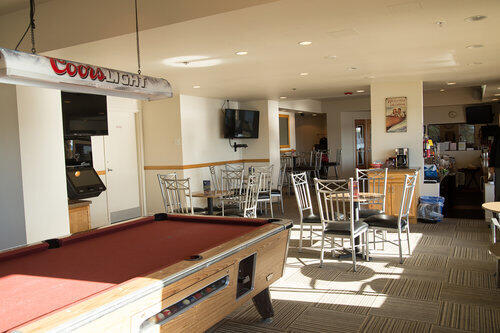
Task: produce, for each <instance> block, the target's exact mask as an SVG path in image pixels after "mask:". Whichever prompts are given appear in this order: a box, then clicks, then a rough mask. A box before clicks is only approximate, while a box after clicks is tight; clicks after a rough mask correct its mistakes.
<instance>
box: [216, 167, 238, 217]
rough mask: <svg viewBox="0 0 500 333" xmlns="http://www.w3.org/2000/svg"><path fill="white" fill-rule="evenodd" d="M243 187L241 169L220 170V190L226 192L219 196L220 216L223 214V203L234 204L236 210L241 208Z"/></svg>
mask: <svg viewBox="0 0 500 333" xmlns="http://www.w3.org/2000/svg"><path fill="white" fill-rule="evenodd" d="M242 187H243V169H240V170H227V169H225V170H221V191H222V192H223V193H226V192H228V194H226V195H223V196H222V197H221V198H220V201H221V208H222V216H224V209H225V205H226V204H229V205H234V206H236V207H237V209H238V210H240V209H241V203H242V202H241V200H242V192H243V190H242Z"/></svg>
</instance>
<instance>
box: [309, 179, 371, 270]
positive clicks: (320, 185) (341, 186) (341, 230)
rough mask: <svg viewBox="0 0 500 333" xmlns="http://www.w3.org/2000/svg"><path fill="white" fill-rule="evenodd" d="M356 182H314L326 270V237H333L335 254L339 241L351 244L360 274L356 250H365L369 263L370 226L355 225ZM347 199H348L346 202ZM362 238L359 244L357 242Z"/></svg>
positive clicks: (321, 180) (332, 242)
mask: <svg viewBox="0 0 500 333" xmlns="http://www.w3.org/2000/svg"><path fill="white" fill-rule="evenodd" d="M353 183H354V181H353V179H352V178H350V179H349V180H324V179H317V178H314V186H315V189H316V196H317V199H318V208H319V216H320V218H321V224H322V226H323V234H322V238H321V257H320V265H319V267H322V266H323V258H324V248H325V237H331V244H332V250H334V249H335V248H334V240H335V238H341V239H346V238H348V239H349V240H350V245H351V252H352V264H353V270H354V271H356V248H357V247H360V248H364V250H365V251H364V256H365V257H366V258H367V259H369V255H370V254H369V251H368V225H367V224H366V223H364V222H361V221H355V211H354V209H355V208H354V193H353V188H354V186H353ZM346 196H348V198H347V199H346ZM357 237H360V242H359V244H356V243H355V238H357Z"/></svg>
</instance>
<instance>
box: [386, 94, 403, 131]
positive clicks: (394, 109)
mask: <svg viewBox="0 0 500 333" xmlns="http://www.w3.org/2000/svg"><path fill="white" fill-rule="evenodd" d="M407 111H408V104H407V100H406V97H387V98H386V99H385V131H386V132H387V133H400V132H406V131H407V125H408V120H407V118H406V117H407V114H406V113H407Z"/></svg>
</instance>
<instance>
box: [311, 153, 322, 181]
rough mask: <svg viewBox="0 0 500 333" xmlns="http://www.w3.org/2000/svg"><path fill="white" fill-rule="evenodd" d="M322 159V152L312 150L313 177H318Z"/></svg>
mask: <svg viewBox="0 0 500 333" xmlns="http://www.w3.org/2000/svg"><path fill="white" fill-rule="evenodd" d="M322 160H323V152H322V151H319V150H318V151H316V152H314V172H313V173H314V177H315V178H318V179H319V178H320V175H321V163H322Z"/></svg>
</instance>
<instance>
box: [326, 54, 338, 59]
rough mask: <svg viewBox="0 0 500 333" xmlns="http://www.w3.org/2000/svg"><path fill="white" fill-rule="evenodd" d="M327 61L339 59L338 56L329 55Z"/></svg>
mask: <svg viewBox="0 0 500 333" xmlns="http://www.w3.org/2000/svg"><path fill="white" fill-rule="evenodd" d="M325 59H331V60H335V59H337V56H336V55H333V54H331V55H327V56H326V57H325Z"/></svg>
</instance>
